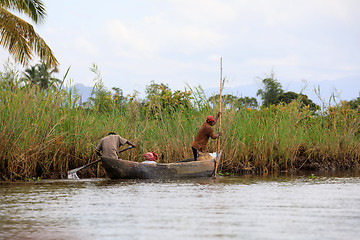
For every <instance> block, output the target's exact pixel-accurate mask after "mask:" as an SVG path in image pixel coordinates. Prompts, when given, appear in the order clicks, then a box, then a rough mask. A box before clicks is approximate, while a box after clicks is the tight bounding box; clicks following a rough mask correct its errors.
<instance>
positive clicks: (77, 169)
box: [67, 146, 133, 179]
mask: <svg viewBox="0 0 360 240" xmlns="http://www.w3.org/2000/svg"><path fill="white" fill-rule="evenodd" d="M131 148H133V146H130V147H127V148H125V149H123V150H120V151H119V153H121V152H124V151H126V150H129V149H131ZM100 161H101V158H100V159H98V160H96V161H94V162H92V163H88V164H86V165H84V166H82V167H78V168H75V169H73V170H70V171H68V172H67V173H68V178H70V179H71V178H75V179H79V177H78V176H77V175H76V172H77V171H79V170H81V169H84V168H86V167H88V166H91V165H93V164H95V163H97V162H100Z"/></svg>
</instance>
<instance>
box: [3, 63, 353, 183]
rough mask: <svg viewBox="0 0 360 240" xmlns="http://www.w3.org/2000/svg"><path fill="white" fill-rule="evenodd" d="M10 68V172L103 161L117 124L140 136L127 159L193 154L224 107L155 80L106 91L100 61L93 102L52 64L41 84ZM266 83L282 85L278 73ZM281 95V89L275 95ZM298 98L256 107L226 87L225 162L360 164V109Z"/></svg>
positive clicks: (242, 167)
mask: <svg viewBox="0 0 360 240" xmlns="http://www.w3.org/2000/svg"><path fill="white" fill-rule="evenodd" d="M5 69H6V70H5V72H4V73H0V85H1V86H0V89H1V91H0V118H1V122H0V149H1V150H0V179H2V180H16V179H39V178H41V179H46V178H64V177H66V173H67V171H68V170H69V169H73V168H76V167H79V166H82V165H85V164H86V163H89V162H92V161H95V160H96V159H97V156H96V154H95V151H94V149H95V146H96V145H97V143H98V141H99V140H100V138H102V137H103V136H105V135H106V134H107V133H108V132H110V131H114V132H116V133H118V134H120V135H122V136H123V137H125V138H127V139H129V140H131V141H132V142H134V143H136V144H137V148H135V149H132V150H129V151H126V152H124V153H122V154H121V156H122V158H124V159H130V160H132V161H142V160H143V154H144V153H145V152H148V151H154V152H156V153H157V154H158V155H159V161H160V162H173V161H177V160H181V159H184V158H188V157H191V155H192V152H191V144H192V141H193V138H194V135H195V134H196V132H197V130H198V128H199V126H200V125H201V124H202V123H203V121H204V119H205V118H206V116H207V115H209V114H216V112H217V111H218V105H217V104H218V99H219V98H218V96H213V97H210V99H208V98H207V97H206V96H205V94H204V91H203V90H202V89H201V87H197V88H191V87H189V89H188V90H185V91H171V90H170V89H169V87H168V86H167V85H165V84H156V83H155V82H151V83H150V85H148V86H147V88H146V98H145V99H139V98H138V97H137V93H136V92H135V93H134V94H131V95H129V96H123V93H122V90H121V89H119V88H113V92H111V91H108V90H107V89H106V88H105V87H104V84H103V82H102V78H101V75H100V73H99V71H98V69H97V67H96V66H95V65H94V66H93V67H92V68H91V70H92V71H93V73H94V75H95V77H94V80H95V84H94V88H93V95H92V97H91V99H89V101H88V102H85V103H84V102H82V100H81V96H79V95H78V94H77V93H76V89H74V88H72V87H65V88H64V87H63V88H61V87H60V86H58V85H56V84H55V83H57V82H58V81H54V78H53V76H52V73H51V72H52V71H49V70H47V71H45V72H47V73H49V74H48V77H47V78H44V79H47V80H44V79H43V81H42V82H41V81H35V82H34V81H31V80H30V81H25V82H24V81H22V79H23V78H22V75H21V74H20V73H19V72H18V71H16V70H15V69H14V68H12V67H11V66H9V65H8V66H7V67H6V68H5ZM30 69H31V68H30ZM38 70H39V69H38ZM35 72H36V71H35ZM43 72H44V71H43ZM59 81H60V80H59ZM44 82H47V83H46V84H45V85H44ZM60 82H64V79H63V80H61V81H60ZM266 82H267V83H269V84H272V85H274V83H275V86H276V80H275V79H273V78H269V79H267V80H266ZM41 83H42V84H41ZM43 86H52V87H43ZM278 87H280V86H278ZM65 89H66V90H65ZM279 89H281V87H280V88H279ZM265 93H267V91H266V89H263V92H262V94H264V96H265V95H266V94H265ZM281 94H283V91H276V96H275V98H273V96H270V97H271V98H270V97H269V98H268V99H279V95H281ZM297 96H298V98H296V99H294V100H292V101H288V100H286V101H283V102H275V103H276V104H275V103H274V104H264V103H263V104H262V106H261V107H260V108H258V107H256V106H258V105H257V104H258V103H257V102H255V101H253V100H254V99H253V100H251V99H250V98H237V97H235V96H231V95H225V96H224V105H225V106H226V107H225V108H224V109H225V110H223V114H222V132H223V134H222V136H221V148H222V149H223V154H222V161H221V164H220V166H219V170H220V171H222V172H223V173H224V174H225V173H226V174H237V173H242V172H244V171H247V172H249V171H250V172H254V173H258V174H266V173H267V172H269V171H277V172H280V171H288V170H293V169H334V168H353V167H358V165H359V160H360V132H359V127H360V118H359V112H358V108H354V107H353V105H351V104H349V103H347V102H342V103H340V104H338V105H336V106H331V107H327V108H325V109H324V110H322V111H319V110H318V108H312V107H311V105H310V104H308V105H306V104H305V102H304V101H303V96H304V95H301V94H298V95H297ZM239 99H240V100H239ZM245 100H246V101H245ZM255 100H256V99H255ZM263 100H265V99H264V98H263ZM255 103H256V105H255ZM251 104H253V105H251ZM250 106H251V107H250ZM254 107H255V108H254ZM215 127H218V126H217V125H216V126H215ZM209 151H216V141H210V142H209ZM79 175H82V176H83V177H100V176H104V171H103V170H102V168H101V167H99V165H98V166H93V167H91V168H88V169H84V170H82V171H81V172H80V173H79Z"/></svg>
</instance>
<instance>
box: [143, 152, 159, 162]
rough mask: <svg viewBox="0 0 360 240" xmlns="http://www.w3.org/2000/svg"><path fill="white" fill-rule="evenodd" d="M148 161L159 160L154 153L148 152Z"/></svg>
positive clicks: (146, 156)
mask: <svg viewBox="0 0 360 240" xmlns="http://www.w3.org/2000/svg"><path fill="white" fill-rule="evenodd" d="M144 156H145V160H146V161H155V160H157V156H156V154H155V153H154V152H147V153H145V154H144Z"/></svg>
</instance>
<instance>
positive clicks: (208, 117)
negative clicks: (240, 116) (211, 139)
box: [206, 115, 215, 126]
mask: <svg viewBox="0 0 360 240" xmlns="http://www.w3.org/2000/svg"><path fill="white" fill-rule="evenodd" d="M206 122H208V123H210V125H211V126H213V125H214V124H215V119H214V117H213V116H211V115H209V116H207V117H206Z"/></svg>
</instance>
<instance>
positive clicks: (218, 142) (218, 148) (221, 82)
mask: <svg viewBox="0 0 360 240" xmlns="http://www.w3.org/2000/svg"><path fill="white" fill-rule="evenodd" d="M222 87H223V79H222V58H220V112H221V102H222V99H221V94H222ZM221 115H222V114H220V117H219V132H221ZM219 161H220V136H219V137H218V138H217V152H216V163H215V175H214V177H215V178H216V174H217V169H218V166H219Z"/></svg>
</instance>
